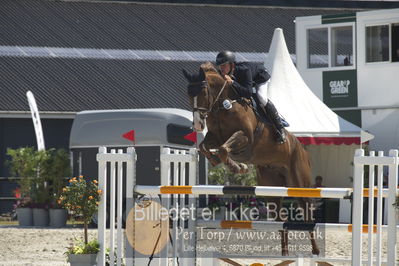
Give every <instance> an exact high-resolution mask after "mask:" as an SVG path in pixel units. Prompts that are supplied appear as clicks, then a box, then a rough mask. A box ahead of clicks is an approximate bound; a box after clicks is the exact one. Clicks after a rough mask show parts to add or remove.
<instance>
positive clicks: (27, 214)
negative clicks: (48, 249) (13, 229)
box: [16, 208, 33, 226]
mask: <svg viewBox="0 0 399 266" xmlns="http://www.w3.org/2000/svg"><path fill="white" fill-rule="evenodd" d="M16 212H17V217H18V224H19V225H20V226H32V225H33V218H32V208H17V209H16Z"/></svg>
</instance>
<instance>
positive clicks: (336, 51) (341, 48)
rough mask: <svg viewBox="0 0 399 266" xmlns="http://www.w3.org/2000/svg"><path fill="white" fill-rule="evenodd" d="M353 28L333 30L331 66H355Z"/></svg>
mask: <svg viewBox="0 0 399 266" xmlns="http://www.w3.org/2000/svg"><path fill="white" fill-rule="evenodd" d="M352 40H353V32H352V26H346V27H336V28H331V66H334V67H336V66H352V65H353V56H352V55H353V42H352Z"/></svg>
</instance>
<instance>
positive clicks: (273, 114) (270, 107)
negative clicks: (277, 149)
mask: <svg viewBox="0 0 399 266" xmlns="http://www.w3.org/2000/svg"><path fill="white" fill-rule="evenodd" d="M265 111H266V115H268V116H269V117H270V119H271V120H272V123H273V124H274V128H275V133H276V138H277V142H278V143H279V144H282V143H284V142H285V137H286V135H285V130H284V126H283V124H282V123H281V118H280V115H279V114H278V112H277V110H276V107H274V104H273V103H272V102H271V101H270V100H269V101H268V102H267V104H266V106H265Z"/></svg>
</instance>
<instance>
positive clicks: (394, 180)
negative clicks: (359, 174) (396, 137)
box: [387, 150, 398, 265]
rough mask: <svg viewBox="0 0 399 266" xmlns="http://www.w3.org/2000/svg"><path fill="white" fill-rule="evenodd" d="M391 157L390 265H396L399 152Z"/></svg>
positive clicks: (391, 154)
mask: <svg viewBox="0 0 399 266" xmlns="http://www.w3.org/2000/svg"><path fill="white" fill-rule="evenodd" d="M389 156H390V157H394V158H395V159H394V164H390V165H389V176H388V185H389V188H388V189H389V195H388V256H387V260H388V265H394V263H396V247H397V242H396V222H397V221H396V210H395V207H394V205H393V204H394V203H395V201H396V195H397V194H396V193H397V188H398V150H390V151H389Z"/></svg>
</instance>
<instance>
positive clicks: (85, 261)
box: [68, 254, 97, 266]
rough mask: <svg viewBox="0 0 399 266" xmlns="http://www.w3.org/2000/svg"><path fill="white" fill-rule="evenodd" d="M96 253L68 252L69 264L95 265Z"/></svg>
mask: <svg viewBox="0 0 399 266" xmlns="http://www.w3.org/2000/svg"><path fill="white" fill-rule="evenodd" d="M96 260H97V254H68V261H69V263H70V264H71V266H93V265H96Z"/></svg>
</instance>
